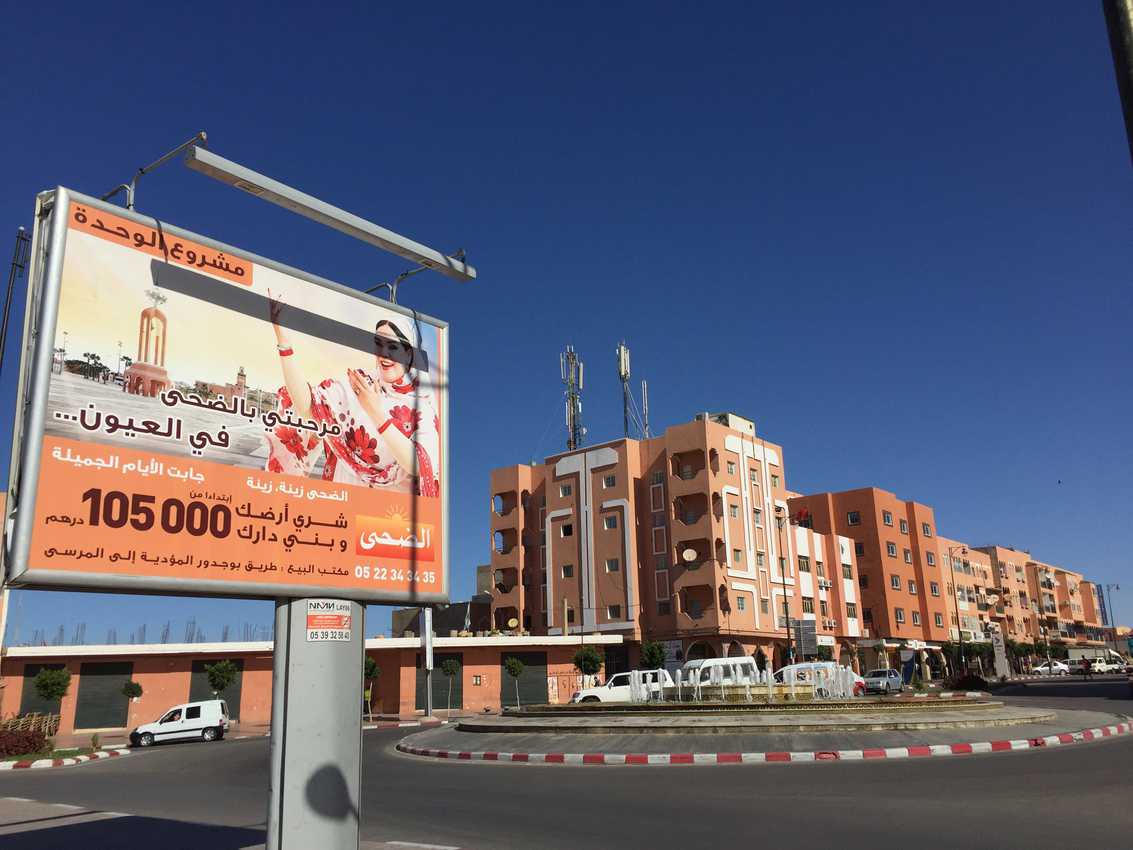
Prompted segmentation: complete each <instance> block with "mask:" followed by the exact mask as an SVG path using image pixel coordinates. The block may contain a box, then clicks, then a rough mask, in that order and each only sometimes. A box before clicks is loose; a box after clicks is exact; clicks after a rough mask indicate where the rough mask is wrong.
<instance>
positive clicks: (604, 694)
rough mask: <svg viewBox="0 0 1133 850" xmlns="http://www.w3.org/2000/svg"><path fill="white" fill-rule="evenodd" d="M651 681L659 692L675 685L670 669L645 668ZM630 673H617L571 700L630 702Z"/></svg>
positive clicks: (585, 689)
mask: <svg viewBox="0 0 1133 850" xmlns="http://www.w3.org/2000/svg"><path fill="white" fill-rule="evenodd" d="M642 672H643V673H644V674H645V676H646V677H647V681H648V682H649V689H650V691H652V692H653V693H658V692H659V691H660V690H661V689H662V688H666V687H670V686H672V685H674V684H675V683H674V682H673V677H672V676H670V675H669V671H668V670H643V671H642ZM629 677H630V674H629V673H615V674H614V675H613V676H611V677H610V678H609V679H607V680H606V683H605V684H604V685H599V686H598V687H596V688H583V689H582V690H581V691H577V692H576V693H575V694H574V696H572V697H571V698H570V701H571V702H629V701H630V686H629Z"/></svg>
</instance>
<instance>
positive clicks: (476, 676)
mask: <svg viewBox="0 0 1133 850" xmlns="http://www.w3.org/2000/svg"><path fill="white" fill-rule="evenodd" d="M482 683H483V680H481V678H480V674H479V673H473V674H472V685H473V686H474V687H475V686H476V685H479V684H482Z"/></svg>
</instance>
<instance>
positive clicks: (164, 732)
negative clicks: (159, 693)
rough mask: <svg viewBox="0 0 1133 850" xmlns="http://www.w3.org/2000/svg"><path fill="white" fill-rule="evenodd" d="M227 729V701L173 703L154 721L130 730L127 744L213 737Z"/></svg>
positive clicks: (147, 743) (222, 735)
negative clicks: (173, 704)
mask: <svg viewBox="0 0 1133 850" xmlns="http://www.w3.org/2000/svg"><path fill="white" fill-rule="evenodd" d="M227 731H228V703H226V702H225V701H224V700H222V699H210V700H205V701H203V702H187V703H183V704H181V705H175V706H173V708H171V709H169V710H168V711H166V712H165V714H163V715H162V716H161V719H160V720H158V721H156V722H154V723H143V724H142V725H141V726H139V727H138V728H137V729H135V730H134V731H133V732H131V733H130V744H131V745H133V746H135V747H149V746H152V745H153V744H159V743H164V742H165V741H187V740H194V739H195V740H198V741H216V740H218V739H220V738H223V737H224V733H225V732H227Z"/></svg>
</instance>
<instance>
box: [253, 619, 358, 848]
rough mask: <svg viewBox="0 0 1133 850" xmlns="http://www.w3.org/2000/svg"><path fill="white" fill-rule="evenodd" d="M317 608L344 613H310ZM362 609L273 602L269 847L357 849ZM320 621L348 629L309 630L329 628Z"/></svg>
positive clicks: (267, 842)
mask: <svg viewBox="0 0 1133 850" xmlns="http://www.w3.org/2000/svg"><path fill="white" fill-rule="evenodd" d="M322 608H330V609H334V608H337V609H338V610H339V611H341V612H343V613H332V614H320V613H312V612H315V611H317V610H319V609H322ZM346 611H349V613H345V612H346ZM364 612H365V608H364V607H363V606H362V605H359V604H358V603H357V602H350V601H346V600H334V599H279V600H277V601H276V603H275V655H274V658H273V659H272V705H271V786H270V787H271V792H270V795H269V801H268V816H267V841H266V843H265V848H266V850H300V848H307V847H327V848H355V847H357V846H358V825H359V822H360V820H361V814H360V807H361V798H360V796H359V788H360V784H361V783H360V778H361V768H362V764H361V761H362V759H361V750H362V700H361V688H362V654H363V651H364V646H365V640H364V637H363V636H364V634H365V630H364V628H363V616H364ZM318 617H338V618H339V619H338V622H337V623H331V625H345V628H342V629H330V628H325V629H324V628H310V627H311V626H312V625H314V626H320V625H325V624H326V623H325V622H320V621H319V620H317V619H312V618H318ZM343 617H348V618H349V620H348V621H344V620H343V619H342V618H343ZM343 632H346V633H347V634H348V637H346V638H345V639H344V638H343V635H342V633H343ZM328 634H329V635H331V637H326V635H328ZM291 697H295V699H291Z"/></svg>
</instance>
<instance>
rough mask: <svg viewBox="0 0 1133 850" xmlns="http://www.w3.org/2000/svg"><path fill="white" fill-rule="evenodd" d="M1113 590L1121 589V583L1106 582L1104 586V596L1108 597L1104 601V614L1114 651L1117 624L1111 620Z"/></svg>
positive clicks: (1115, 647) (1115, 648)
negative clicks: (1106, 600) (1107, 599)
mask: <svg viewBox="0 0 1133 850" xmlns="http://www.w3.org/2000/svg"><path fill="white" fill-rule="evenodd" d="M1115 590H1121V585H1117V584H1107V585H1106V586H1105V593H1106V596H1107V597H1108V598H1109V601H1108V602H1106V606H1105V614H1106V617H1105V618H1106V621H1107V622H1106V625H1107V626H1109V639H1110V641H1111V642H1112V643H1113V644H1114V646H1113V649H1114V650H1115V651H1116V650H1117V624H1116V623H1115V622H1114V621H1113V592H1114V591H1115Z"/></svg>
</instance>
